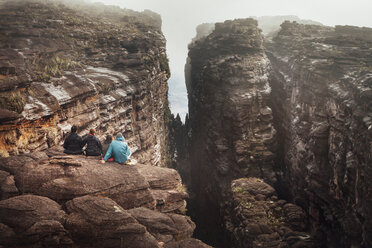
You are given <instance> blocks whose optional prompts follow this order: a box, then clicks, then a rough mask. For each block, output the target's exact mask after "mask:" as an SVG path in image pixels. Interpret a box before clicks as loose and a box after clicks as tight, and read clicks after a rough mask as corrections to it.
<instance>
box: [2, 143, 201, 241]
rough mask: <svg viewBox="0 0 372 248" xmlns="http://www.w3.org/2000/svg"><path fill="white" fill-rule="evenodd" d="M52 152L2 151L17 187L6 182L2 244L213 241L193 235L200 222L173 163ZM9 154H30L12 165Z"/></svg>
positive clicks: (4, 171)
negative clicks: (122, 161) (105, 160)
mask: <svg viewBox="0 0 372 248" xmlns="http://www.w3.org/2000/svg"><path fill="white" fill-rule="evenodd" d="M48 155H49V157H48V156H47V155H46V153H44V154H42V152H38V153H31V154H28V155H23V156H12V157H9V158H2V159H0V164H1V165H3V166H2V167H1V169H2V170H0V175H5V176H6V177H12V178H14V181H15V182H14V183H13V184H12V187H14V188H15V190H14V192H13V195H15V194H17V195H18V196H9V195H6V194H5V193H7V191H4V190H3V187H2V188H1V196H2V197H3V198H4V200H2V201H0V230H1V235H0V246H1V245H3V246H4V247H19V246H22V247H45V246H47V247H76V246H79V247H97V248H98V247H121V246H122V247H148V248H153V247H163V246H164V245H168V244H169V245H171V246H170V247H178V246H180V247H184V246H183V243H184V242H186V244H188V243H190V242H191V243H192V244H198V245H195V246H194V247H208V246H206V245H205V244H203V243H202V242H200V241H197V240H193V239H191V237H192V235H193V231H194V229H195V224H194V223H193V222H192V221H191V219H190V218H189V217H187V216H185V215H181V214H180V213H185V206H186V203H185V199H186V198H187V197H188V195H187V193H186V192H185V190H184V188H183V186H182V183H181V179H180V176H179V175H178V173H177V172H176V171H175V170H173V169H166V168H160V167H156V166H149V165H147V166H146V165H141V164H135V165H125V166H124V165H120V164H117V163H106V164H101V163H100V161H99V160H98V159H97V158H86V157H84V156H79V155H76V156H71V155H64V154H63V153H58V151H57V150H54V151H48ZM26 156H28V161H27V159H25V158H26ZM10 159H13V160H14V161H15V163H16V161H18V160H21V159H23V161H25V162H24V164H19V165H18V166H17V167H14V166H13V167H8V166H7V165H8V162H9V160H10ZM26 161H27V162H26ZM5 198H6V199H5ZM185 247H188V246H185Z"/></svg>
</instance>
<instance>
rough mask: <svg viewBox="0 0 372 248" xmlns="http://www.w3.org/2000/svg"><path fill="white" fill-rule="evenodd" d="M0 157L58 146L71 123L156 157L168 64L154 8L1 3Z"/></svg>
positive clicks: (162, 145) (148, 159)
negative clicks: (124, 141) (121, 139)
mask: <svg viewBox="0 0 372 248" xmlns="http://www.w3.org/2000/svg"><path fill="white" fill-rule="evenodd" d="M0 4H1V5H0V16H1V25H0V30H1V32H0V40H1V43H0V54H1V57H0V103H1V104H0V156H9V155H16V154H24V153H28V152H32V151H38V150H44V149H46V148H48V147H53V146H55V145H59V144H60V142H61V141H62V140H63V139H64V137H65V136H66V134H67V133H68V132H69V129H70V127H71V126H72V125H74V124H75V125H78V126H79V127H81V128H80V129H79V130H78V132H79V134H81V135H85V134H87V133H88V131H89V129H90V128H95V129H96V130H97V136H98V137H99V138H100V139H101V140H103V139H104V137H105V135H106V134H115V133H117V132H122V133H124V136H125V137H126V139H127V141H128V143H129V145H130V147H131V148H132V153H133V156H134V157H135V158H136V159H137V160H138V161H139V162H140V163H145V164H152V165H160V164H162V163H163V162H164V160H165V157H166V156H165V154H166V150H167V149H166V143H167V125H166V124H165V123H164V113H166V111H169V110H168V104H167V92H168V86H167V79H168V77H169V67H168V61H167V56H166V53H165V38H164V36H163V35H162V33H161V30H160V25H161V20H160V16H158V15H157V14H155V13H152V12H150V11H145V12H142V13H138V12H134V11H130V10H122V9H120V8H118V7H112V6H104V5H100V4H97V5H89V4H81V3H72V1H70V3H66V2H58V1H33V0H31V1H2V2H1V3H0Z"/></svg>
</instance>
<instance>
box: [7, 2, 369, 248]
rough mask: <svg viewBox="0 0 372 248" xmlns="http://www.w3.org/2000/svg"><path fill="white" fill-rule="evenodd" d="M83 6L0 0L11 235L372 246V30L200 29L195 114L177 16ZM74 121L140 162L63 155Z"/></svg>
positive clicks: (190, 65) (133, 243)
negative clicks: (176, 59)
mask: <svg viewBox="0 0 372 248" xmlns="http://www.w3.org/2000/svg"><path fill="white" fill-rule="evenodd" d="M66 3H67V2H64V3H62V2H54V1H44V0H42V1H0V14H1V15H0V30H1V32H0V52H1V53H0V103H1V105H0V151H1V157H2V158H0V246H2V247H14V248H19V247H97V248H98V247H133V248H138V247H149V248H150V247H158V248H161V247H163V248H164V247H165V248H181V247H182V248H188V247H190V248H191V247H193V248H197V247H206V248H207V247H210V246H208V245H207V244H205V243H203V242H202V241H200V240H198V239H195V238H192V237H197V238H200V239H201V240H203V241H205V242H206V243H208V244H210V245H213V246H215V247H218V248H222V247H224V248H225V247H229V248H230V247H244V248H246V247H247V248H248V247H293V248H294V247H309V248H310V247H362V248H364V247H371V246H372V223H371V217H372V216H371V215H372V212H371V209H370V206H371V200H370V199H371V186H372V185H371V177H372V171H371V170H372V169H371V166H370V165H371V164H372V163H371V162H372V161H371V152H372V133H371V132H372V131H371V130H372V114H371V108H372V105H371V98H372V94H371V92H372V86H371V85H372V75H371V68H372V65H371V64H372V50H371V47H372V30H371V29H369V28H358V27H351V26H336V27H327V26H319V25H303V24H299V23H297V22H284V23H282V24H281V29H280V30H279V32H278V33H277V34H272V35H270V36H268V37H267V38H264V37H263V34H262V32H261V30H260V29H259V27H258V23H257V21H256V20H254V19H251V18H248V19H237V20H230V21H225V22H223V23H217V24H215V25H214V24H204V25H201V26H199V28H198V34H197V36H196V37H195V39H193V40H192V43H191V44H190V46H189V48H190V52H189V58H188V59H187V66H186V68H185V71H186V82H187V89H188V96H189V107H190V113H189V116H188V118H187V119H186V123H185V125H183V124H182V122H181V119H180V117H179V116H177V117H176V118H174V117H172V115H171V114H170V112H169V106H168V100H167V91H168V86H167V79H168V78H169V73H170V72H169V66H168V61H167V56H166V51H165V38H164V36H163V34H162V33H161V30H160V27H161V19H160V17H159V16H158V15H157V14H155V13H153V12H151V11H144V12H141V13H138V12H134V11H130V10H122V9H120V8H117V7H113V6H104V5H102V4H94V5H84V4H81V3H76V2H70V3H69V4H66ZM273 25H274V26H275V25H277V23H274V24H273ZM72 124H77V125H78V126H79V127H80V129H79V133H80V134H82V135H85V134H87V132H88V130H89V129H90V128H96V129H97V136H98V137H99V138H100V139H101V141H103V138H104V135H106V134H114V133H117V132H123V133H124V136H125V138H126V139H127V140H128V143H129V146H130V147H131V149H132V153H133V154H132V158H134V159H135V160H136V161H138V163H135V164H134V165H133V164H132V165H120V164H117V163H107V164H104V165H103V164H101V163H100V162H99V158H91V157H85V156H83V155H77V156H70V155H66V154H63V153H62V150H61V146H60V144H61V141H63V139H64V137H65V136H66V134H67V132H68V131H69V129H70V127H71V125H72ZM170 165H172V166H174V167H175V168H177V169H178V170H179V173H180V174H181V176H182V177H183V179H185V180H184V182H186V183H187V186H188V187H189V191H190V200H189V205H188V206H187V209H188V210H187V209H186V200H187V199H188V197H189V194H188V192H187V189H186V187H185V185H183V184H182V182H181V177H180V174H179V173H178V172H177V171H176V170H174V169H170V168H162V167H164V166H170ZM186 212H188V213H189V214H190V215H191V217H192V219H190V217H188V216H186V215H185V213H186ZM194 221H195V223H194ZM194 229H195V234H193V233H194Z"/></svg>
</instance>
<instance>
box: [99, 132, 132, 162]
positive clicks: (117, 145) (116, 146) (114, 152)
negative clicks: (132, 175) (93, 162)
mask: <svg viewBox="0 0 372 248" xmlns="http://www.w3.org/2000/svg"><path fill="white" fill-rule="evenodd" d="M129 155H130V150H129V146H128V144H127V143H126V142H125V139H124V138H123V137H116V140H114V141H112V142H111V144H110V147H109V148H108V150H107V152H106V155H105V157H104V158H103V160H105V161H107V160H108V159H109V158H111V157H114V160H115V162H118V163H121V164H122V163H125V161H127V160H128V159H129Z"/></svg>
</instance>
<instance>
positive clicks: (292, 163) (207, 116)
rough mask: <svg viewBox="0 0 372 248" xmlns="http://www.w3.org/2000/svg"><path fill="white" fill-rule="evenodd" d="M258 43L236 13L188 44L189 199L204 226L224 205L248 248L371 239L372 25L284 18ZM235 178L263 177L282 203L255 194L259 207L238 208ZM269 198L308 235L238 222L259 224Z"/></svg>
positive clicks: (250, 24)
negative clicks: (232, 185) (232, 186)
mask: <svg viewBox="0 0 372 248" xmlns="http://www.w3.org/2000/svg"><path fill="white" fill-rule="evenodd" d="M262 42H263V38H262V36H261V34H260V32H259V30H258V29H257V23H256V22H255V21H253V20H251V19H246V20H234V21H226V22H224V23H217V24H216V27H215V30H214V31H213V32H212V33H211V34H209V35H208V36H206V37H203V38H201V39H199V40H194V41H193V43H192V44H190V51H189V59H188V61H187V63H188V65H187V66H186V69H187V70H186V73H188V74H187V76H186V79H187V89H188V96H189V100H190V102H189V109H190V119H189V120H190V125H191V130H189V131H190V132H191V144H190V149H189V155H190V163H191V175H192V189H193V193H194V194H195V198H193V199H192V203H193V204H192V206H191V210H192V211H194V212H195V213H197V214H196V216H198V218H199V221H200V223H202V224H203V223H204V224H206V223H207V224H206V226H217V225H214V224H216V223H224V221H225V220H223V219H222V218H223V217H224V216H226V215H227V216H230V217H229V223H231V226H229V225H227V226H226V228H225V230H226V229H227V230H229V232H228V233H229V234H232V237H233V239H232V240H236V241H237V242H235V241H234V242H235V243H234V245H235V247H246V246H245V245H244V243H239V240H240V239H246V240H247V242H250V244H251V245H257V247H258V246H259V244H264V243H265V242H266V243H265V245H267V246H268V247H269V246H273V247H276V245H284V246H289V247H297V246H298V245H296V242H297V241H298V242H300V241H301V242H302V241H306V240H311V242H310V243H309V242H307V243H308V244H306V245H310V246H311V245H315V246H318V247H321V246H325V247H352V246H355V247H369V246H371V237H372V236H371V234H372V231H371V230H372V229H371V228H372V224H371V222H370V220H371V208H370V207H369V206H371V201H370V199H371V192H372V191H371V188H372V186H371V182H372V180H371V179H372V171H371V166H370V164H372V161H371V159H372V156H371V153H372V148H371V147H372V146H371V144H372V136H371V135H372V133H371V130H372V117H371V112H372V105H371V102H372V101H371V96H372V95H371V92H372V89H371V82H372V81H371V80H372V75H371V68H372V60H371V59H372V53H371V45H372V30H371V29H369V28H358V27H351V26H336V27H334V28H332V27H326V26H317V25H303V24H298V23H296V22H293V23H290V22H284V23H283V24H282V26H281V31H280V32H279V33H278V34H277V36H276V37H275V38H273V39H272V40H266V41H265V44H264V45H263V44H262ZM241 177H258V178H261V179H263V180H264V181H265V182H266V183H268V184H270V185H271V186H275V188H276V190H277V191H278V193H279V196H280V197H281V198H285V199H286V200H287V202H288V203H283V202H281V201H276V200H275V199H271V198H270V197H268V196H265V194H260V193H257V196H255V197H254V198H255V200H254V201H252V202H249V203H247V204H248V205H247V206H248V207H249V206H251V203H252V204H253V205H252V206H257V207H258V209H255V208H252V210H249V209H248V210H247V209H246V210H242V209H243V208H244V206H242V205H244V201H239V202H238V203H237V202H236V201H235V200H236V199H235V198H236V197H237V196H236V194H233V195H229V193H228V189H229V188H230V183H231V182H232V181H233V180H234V179H238V178H241ZM245 198H246V199H250V198H249V197H248V195H247V196H244V197H243V196H242V199H241V200H243V199H245ZM268 198H269V199H270V200H269V201H273V202H274V203H273V206H275V207H274V208H273V209H271V207H270V206H271V205H270V204H267V202H265V201H266V200H267V199H268ZM275 198H276V197H275ZM232 199H235V200H232ZM265 199H266V200H265ZM234 201H235V203H234ZM261 201H262V204H261V203H260V202H261ZM194 204H195V205H194ZM229 204H230V205H229ZM234 204H235V205H234ZM265 205H268V206H266V207H264V206H265ZM211 206H214V208H213V210H211ZM227 206H230V207H227ZM233 206H234V207H239V206H240V208H242V209H240V210H239V209H234V207H233ZM247 206H246V207H247ZM299 206H300V207H301V208H302V209H303V210H301V209H300V208H299ZM226 207H227V208H228V209H230V210H231V211H230V212H229V211H227V212H228V213H227V212H226V211H225V210H224V209H225V208H226ZM276 208H278V211H279V210H280V211H279V212H281V213H282V217H283V218H284V219H285V226H286V228H287V227H289V228H290V229H291V230H294V231H295V233H296V232H305V231H306V232H307V233H308V234H310V239H308V238H309V237H308V236H307V234H306V235H305V234H303V233H299V235H297V234H296V235H297V236H296V235H295V236H296V237H295V236H293V237H290V236H288V235H286V234H285V233H286V232H285V231H284V232H282V231H279V230H277V229H275V228H270V229H267V228H266V227H267V226H265V228H261V227H260V226H259V227H255V228H248V229H247V230H248V231H246V230H243V229H244V228H245V227H248V224H247V223H244V220H248V219H250V221H253V222H254V221H257V222H258V223H261V222H262V221H263V222H264V225H266V224H267V216H269V215H268V213H269V212H270V211H271V212H273V213H274V212H275V211H276V210H275V209H276ZM201 209H203V210H201ZM253 210H254V211H253ZM256 210H257V211H256ZM261 210H262V211H261ZM263 210H265V211H263ZM255 211H256V212H257V213H258V214H260V213H264V214H265V215H263V217H265V216H266V217H265V218H263V219H256V218H258V217H254V214H253V213H256V212H255ZM245 214H246V215H248V217H247V218H245V217H244V216H243V217H244V218H240V217H239V216H242V215H245ZM219 218H221V219H219ZM269 219H270V218H269ZM301 219H302V220H303V221H302V222H301V221H300V220H301ZM213 223H214V224H213ZM265 223H266V224H265ZM283 223H284V222H283ZM261 224H262V223H261ZM261 224H260V225H261ZM279 226H281V225H278V226H277V227H278V228H279ZM279 229H280V228H279ZM250 230H251V231H252V233H250V232H251V231H250ZM286 230H289V229H286ZM201 231H202V230H201ZM214 231H215V233H214V234H212V233H213V232H211V231H209V233H208V232H204V233H201V235H203V236H204V237H207V238H210V239H211V240H212V241H213V239H214V240H215V241H216V239H215V237H216V236H217V237H221V236H223V233H226V232H224V231H223V230H218V228H216V230H214ZM306 232H305V233H306ZM257 235H258V236H259V237H262V239H261V238H258V236H257ZM260 235H264V236H260ZM283 235H284V236H283ZM296 240H297V241H296ZM223 241H224V240H223V239H222V240H221V242H222V243H223ZM225 241H226V240H225ZM217 242H218V241H217ZM272 242H273V243H272ZM278 242H279V243H278ZM303 245H304V244H302V245H300V247H303ZM248 247H250V246H248Z"/></svg>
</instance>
